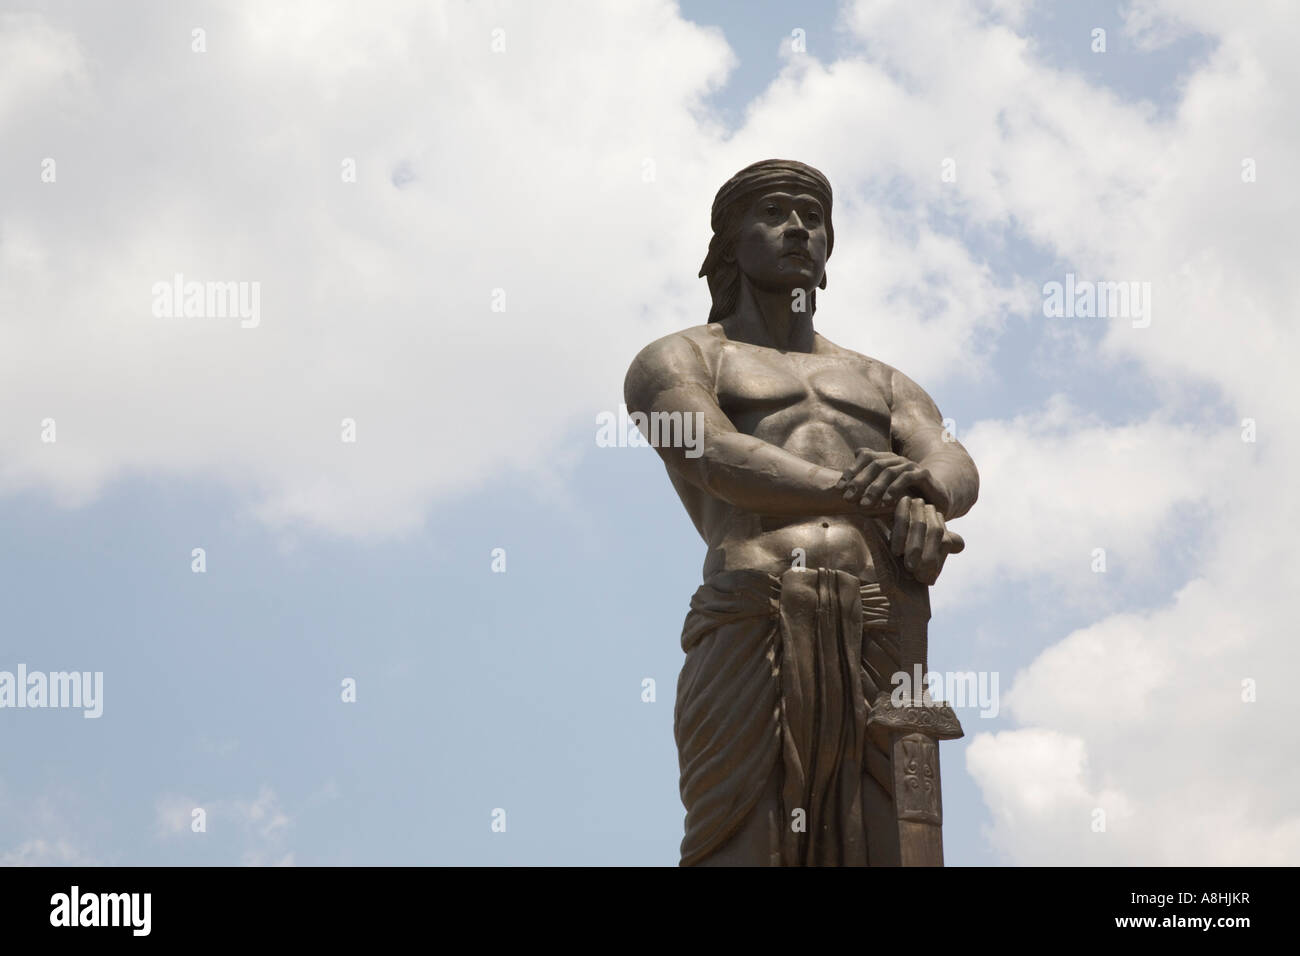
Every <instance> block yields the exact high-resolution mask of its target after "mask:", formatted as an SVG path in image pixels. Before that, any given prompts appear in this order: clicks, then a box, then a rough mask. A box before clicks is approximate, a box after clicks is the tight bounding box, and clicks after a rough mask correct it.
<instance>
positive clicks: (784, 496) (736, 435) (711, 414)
mask: <svg viewBox="0 0 1300 956" xmlns="http://www.w3.org/2000/svg"><path fill="white" fill-rule="evenodd" d="M623 397H624V401H625V402H626V404H627V408H628V411H629V413H635V412H642V413H643V414H645V415H646V416H651V415H653V414H654V413H656V412H660V413H671V412H680V413H681V414H682V416H683V420H685V416H687V415H694V416H696V418H695V423H696V425H697V428H696V430H695V431H694V432H693V433H692V434H694V435H696V436H697V441H698V442H700V444H699V445H697V448H698V449H699V450H700V454H699V455H698V456H697V457H691V456H690V455H688V454H687V452H688V451H693V449H689V448H685V447H682V448H672V447H661V448H657V449H656V450H657V451H658V452H659V456H660V457H661V458H663V460H664V463H665V464H666V465H667V466H668V468H669V469H670V470H671V471H672V472H673V473H674V474H676V475H679V476H680V477H681V478H683V479H685V480H686V481H687V482H689V483H690V484H692V485H694V486H695V487H697V488H699V489H700V490H701V491H703V492H704V493H705V494H708V495H710V496H711V497H714V498H720V499H722V500H724V501H726V502H728V503H729V504H731V505H734V506H735V507H737V508H741V509H744V510H746V511H752V512H755V513H758V514H767V515H821V514H862V513H863V511H862V508H861V506H860V505H859V504H858V503H857V502H856V501H853V500H850V499H846V498H845V497H844V493H843V490H842V489H836V487H835V486H836V483H837V482H838V481H839V480H840V472H838V471H836V470H834V469H831V468H823V467H822V466H821V465H816V464H813V463H812V462H808V461H804V460H803V459H802V458H799V457H798V456H796V455H792V454H790V453H789V452H788V451H786V450H785V449H783V448H780V447H778V446H776V445H773V444H770V443H768V442H765V441H763V440H761V439H758V438H755V437H754V436H753V435H746V434H743V433H742V432H739V431H737V430H736V426H735V425H734V424H732V422H731V419H729V418H728V417H727V415H726V413H725V412H724V411H723V410H722V409H721V408H720V407H719V405H718V400H717V395H716V393H715V391H714V387H713V379H712V376H711V374H710V372H709V368H708V365H707V363H706V362H705V360H704V355H703V353H701V351H700V349H699V346H698V345H696V343H694V342H692V341H691V340H690V338H688V337H687V336H685V335H682V334H681V333H678V334H675V335H670V336H667V337H665V338H662V339H659V340H658V341H656V342H652V343H651V344H650V345H648V346H646V347H645V348H644V349H642V350H641V353H640V354H639V355H638V356H637V357H636V358H635V359H634V360H633V362H632V366H631V368H629V369H628V372H627V378H626V379H625V380H624V383H623ZM660 433H661V434H663V432H660ZM646 438H647V440H649V439H650V436H649V435H647V436H646Z"/></svg>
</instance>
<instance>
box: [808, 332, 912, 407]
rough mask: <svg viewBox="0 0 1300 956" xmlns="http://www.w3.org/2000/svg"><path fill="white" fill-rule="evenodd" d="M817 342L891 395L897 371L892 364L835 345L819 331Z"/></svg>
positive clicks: (886, 395)
mask: <svg viewBox="0 0 1300 956" xmlns="http://www.w3.org/2000/svg"><path fill="white" fill-rule="evenodd" d="M817 342H818V345H819V346H820V347H821V348H824V349H825V351H826V353H827V354H829V355H836V356H839V357H840V358H844V359H847V360H848V361H849V362H850V363H851V364H853V365H854V366H856V367H858V368H859V369H861V371H862V374H863V375H865V376H866V377H867V378H868V379H870V380H871V382H872V384H874V385H875V386H876V387H878V388H879V389H880V390H881V391H882V392H884V393H885V397H886V398H889V397H890V396H891V395H892V392H893V382H894V375H895V374H897V371H898V370H897V369H895V368H894V367H893V366H892V365H886V364H885V363H884V362H882V361H880V360H879V359H874V358H872V357H871V356H870V355H863V354H862V353H861V352H855V351H853V349H846V348H845V347H844V346H842V345H836V344H835V343H834V342H832V341H831V340H830V339H828V338H826V336H824V335H822V334H821V333H820V332H818V333H817Z"/></svg>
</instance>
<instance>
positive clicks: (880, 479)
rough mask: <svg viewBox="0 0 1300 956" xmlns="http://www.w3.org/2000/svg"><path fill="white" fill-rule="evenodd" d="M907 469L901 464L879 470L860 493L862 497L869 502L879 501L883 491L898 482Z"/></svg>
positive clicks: (886, 466)
mask: <svg viewBox="0 0 1300 956" xmlns="http://www.w3.org/2000/svg"><path fill="white" fill-rule="evenodd" d="M906 469H907V466H906V465H905V464H903V463H902V462H899V463H897V464H893V465H885V466H883V467H882V468H881V469H880V473H879V474H878V475H876V477H875V478H874V479H873V480H872V482H871V484H869V485H867V486H866V488H865V489H864V490H863V492H862V497H863V498H864V499H865V500H869V501H881V500H882V499H881V496H882V495H883V494H884V493H885V489H886V488H888V487H889V486H890V485H892V484H893V483H894V482H895V481H897V480H898V477H899V476H900V475H902V474H903V473H904V472H905V471H906Z"/></svg>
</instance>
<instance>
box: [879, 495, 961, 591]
mask: <svg viewBox="0 0 1300 956" xmlns="http://www.w3.org/2000/svg"><path fill="white" fill-rule="evenodd" d="M889 543H890V548H891V550H892V551H893V552H894V554H896V555H898V556H899V557H901V558H902V559H903V566H904V567H906V568H907V570H909V571H911V572H912V577H914V578H916V579H917V580H918V581H920V582H921V583H922V584H925V585H931V584H934V582H935V581H936V580H938V577H939V572H940V571H942V570H943V562H944V561H945V560H947V558H948V555H950V554H956V553H957V552H959V551H961V550H962V549H963V548H965V547H966V542H965V541H963V540H962V539H961V536H960V535H957V534H953V533H952V532H951V531H949V530H948V529H947V528H946V527H944V523H943V515H942V514H941V513H940V512H939V511H938V510H937V509H936V508H935V507H934V505H932V504H928V503H927V502H925V501H923V500H921V499H920V498H910V497H903V498H900V499H899V500H898V507H897V508H895V509H894V531H893V534H892V535H891V536H890V538H889Z"/></svg>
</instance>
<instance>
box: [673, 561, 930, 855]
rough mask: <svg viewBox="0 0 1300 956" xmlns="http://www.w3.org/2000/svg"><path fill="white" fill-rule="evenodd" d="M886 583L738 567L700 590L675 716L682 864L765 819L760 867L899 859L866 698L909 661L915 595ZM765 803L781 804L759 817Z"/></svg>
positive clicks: (841, 574)
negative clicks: (905, 632) (906, 643)
mask: <svg viewBox="0 0 1300 956" xmlns="http://www.w3.org/2000/svg"><path fill="white" fill-rule="evenodd" d="M890 583H891V582H887V583H886V587H882V586H881V585H880V584H876V583H871V584H863V583H862V582H861V581H859V579H858V578H857V577H855V576H854V575H852V574H849V573H848V572H846V571H838V570H832V569H827V568H792V569H790V570H788V571H786V572H785V573H784V574H782V575H780V576H779V577H778V576H777V575H773V574H768V573H765V572H761V571H744V570H738V571H724V572H720V573H718V574H715V575H713V576H712V577H710V578H709V580H708V581H706V582H705V583H704V584H703V585H701V587H700V588H699V589H698V590H697V591H696V592H695V595H694V597H692V599H691V610H690V613H689V614H688V615H687V617H686V623H685V625H684V627H683V629H682V649H683V650H684V651H685V652H686V661H685V663H684V664H683V666H682V671H681V675H680V677H679V678H678V683H677V704H676V709H675V712H674V733H675V736H676V738H677V748H678V755H679V761H680V766H681V795H682V802H683V804H685V806H686V835H685V838H684V839H683V840H682V850H681V865H682V866H691V865H694V864H697V863H700V862H703V861H706V860H707V859H708V858H709V857H710V856H711V855H712V854H715V853H716V852H717V851H718V850H719V849H721V848H722V847H723V846H724V845H725V844H726V843H727V841H728V840H729V839H731V838H732V837H733V836H735V835H736V834H737V832H738V831H739V830H740V829H741V828H742V827H743V826H748V827H749V828H750V830H751V831H752V830H753V828H754V827H757V828H759V829H758V831H757V832H759V834H760V835H759V842H760V843H761V844H762V846H761V848H760V849H759V850H756V851H754V852H752V853H751V852H749V851H748V850H746V851H745V855H744V859H745V860H746V862H750V863H753V864H755V865H784V866H795V865H831V866H835V865H839V866H853V865H858V866H863V865H868V864H872V865H875V864H878V863H891V862H896V859H895V857H896V854H897V822H896V820H895V818H894V815H893V813H892V789H893V785H892V779H893V775H892V772H891V768H890V759H889V751H888V739H887V737H885V736H883V735H878V734H876V733H870V734H869V733H868V731H867V716H868V714H869V713H870V709H871V707H870V704H871V701H874V700H875V699H876V696H877V694H878V693H879V692H880V691H882V690H889V689H890V688H891V687H892V683H891V677H892V675H894V674H895V673H897V672H898V671H899V669H900V665H901V660H900V640H899V627H898V625H899V620H898V618H899V613H900V608H899V604H900V603H902V604H906V603H907V599H906V598H903V600H902V601H901V602H900V601H899V600H898V598H899V597H900V592H899V591H898V590H897V589H896V588H894V587H890V586H889V584H890ZM891 598H892V600H891ZM925 603H926V607H925V609H924V613H925V616H926V617H928V616H929V608H928V600H927V601H926V602H925ZM908 610H909V611H910V612H911V613H915V609H914V608H912V609H908ZM922 626H924V624H923V623H922ZM760 803H762V804H764V805H765V806H767V805H769V804H775V806H769V807H768V811H767V816H766V817H765V818H764V819H763V820H755V819H754V818H753V817H752V816H751V815H753V814H755V813H757V812H758V810H759V808H760ZM798 811H802V819H799V817H800V814H799V813H798ZM760 857H761V858H760Z"/></svg>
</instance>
